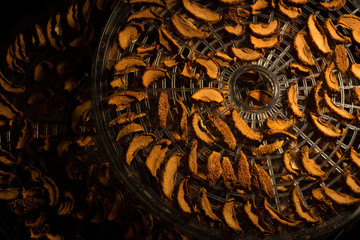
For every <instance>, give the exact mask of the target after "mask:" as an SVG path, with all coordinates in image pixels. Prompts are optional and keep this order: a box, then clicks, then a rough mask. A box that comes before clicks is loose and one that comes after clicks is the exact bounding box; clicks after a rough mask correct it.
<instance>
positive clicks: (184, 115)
mask: <svg viewBox="0 0 360 240" xmlns="http://www.w3.org/2000/svg"><path fill="white" fill-rule="evenodd" d="M176 103H177V105H178V106H179V108H180V109H179V112H180V114H181V118H180V123H179V128H180V132H181V140H183V141H184V142H188V137H189V127H188V110H187V108H186V106H185V104H184V103H183V102H182V100H179V99H177V100H176Z"/></svg>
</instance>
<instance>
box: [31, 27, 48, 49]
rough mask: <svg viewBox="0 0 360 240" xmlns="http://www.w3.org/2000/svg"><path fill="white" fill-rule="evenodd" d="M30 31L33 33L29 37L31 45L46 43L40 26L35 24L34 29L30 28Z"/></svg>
mask: <svg viewBox="0 0 360 240" xmlns="http://www.w3.org/2000/svg"><path fill="white" fill-rule="evenodd" d="M32 32H33V34H32V37H31V41H32V43H33V45H34V46H38V47H44V46H45V45H46V37H45V34H44V31H43V29H42V28H41V26H40V25H39V24H35V27H34V29H32Z"/></svg>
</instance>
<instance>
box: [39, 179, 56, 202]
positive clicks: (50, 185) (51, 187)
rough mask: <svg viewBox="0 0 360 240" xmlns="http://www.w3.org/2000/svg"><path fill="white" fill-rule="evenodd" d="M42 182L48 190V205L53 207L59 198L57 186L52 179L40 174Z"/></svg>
mask: <svg viewBox="0 0 360 240" xmlns="http://www.w3.org/2000/svg"><path fill="white" fill-rule="evenodd" d="M42 184H43V187H44V188H45V189H46V191H47V192H48V197H49V206H50V207H55V206H56V205H57V204H58V202H59V198H60V192H59V188H58V186H57V185H56V183H55V182H54V180H53V179H51V178H50V177H48V176H42Z"/></svg>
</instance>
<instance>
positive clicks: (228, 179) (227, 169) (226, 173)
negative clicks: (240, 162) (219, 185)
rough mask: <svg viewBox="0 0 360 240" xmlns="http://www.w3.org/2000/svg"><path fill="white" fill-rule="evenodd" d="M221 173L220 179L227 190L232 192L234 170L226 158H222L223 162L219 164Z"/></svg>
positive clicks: (234, 179) (234, 177)
mask: <svg viewBox="0 0 360 240" xmlns="http://www.w3.org/2000/svg"><path fill="white" fill-rule="evenodd" d="M221 166H222V169H223V173H222V175H221V176H222V179H223V182H224V184H225V186H226V188H227V189H229V190H232V189H234V187H235V185H236V182H237V178H236V176H235V172H234V168H233V166H232V164H231V162H230V159H229V158H228V157H223V161H222V163H221Z"/></svg>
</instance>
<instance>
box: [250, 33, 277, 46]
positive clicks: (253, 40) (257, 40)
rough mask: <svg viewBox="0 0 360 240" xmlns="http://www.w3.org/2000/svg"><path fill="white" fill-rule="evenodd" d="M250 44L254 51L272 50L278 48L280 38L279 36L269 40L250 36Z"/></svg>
mask: <svg viewBox="0 0 360 240" xmlns="http://www.w3.org/2000/svg"><path fill="white" fill-rule="evenodd" d="M250 42H251V44H252V45H253V46H254V48H255V49H272V48H276V47H278V46H280V44H281V38H280V36H276V37H269V38H257V37H255V36H253V35H250Z"/></svg>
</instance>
